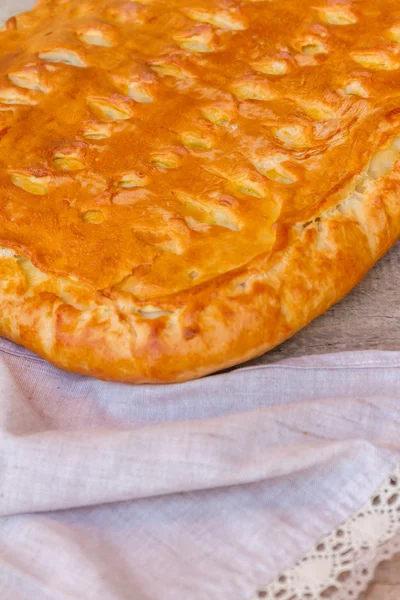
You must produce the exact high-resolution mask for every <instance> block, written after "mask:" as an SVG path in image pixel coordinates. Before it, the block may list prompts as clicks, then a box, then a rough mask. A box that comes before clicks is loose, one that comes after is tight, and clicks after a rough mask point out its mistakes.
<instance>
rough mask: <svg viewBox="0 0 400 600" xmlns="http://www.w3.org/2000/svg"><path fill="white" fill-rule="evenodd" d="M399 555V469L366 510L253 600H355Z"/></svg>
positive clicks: (366, 506) (262, 590)
mask: <svg viewBox="0 0 400 600" xmlns="http://www.w3.org/2000/svg"><path fill="white" fill-rule="evenodd" d="M398 552H400V466H399V468H398V469H397V470H396V472H395V473H394V474H393V475H392V476H391V477H390V478H389V479H388V480H387V481H385V483H384V484H383V485H382V487H381V488H380V489H379V490H378V491H377V492H376V493H375V494H374V496H373V497H372V498H371V499H370V500H369V501H368V502H367V503H366V504H365V505H364V506H363V508H362V509H361V510H360V511H359V512H358V513H356V514H355V515H354V516H353V517H351V518H350V519H349V520H348V521H346V522H345V523H344V524H342V525H341V526H340V527H338V529H336V530H335V531H334V532H333V533H331V534H330V535H328V536H326V537H325V538H323V539H322V540H321V541H320V542H319V543H318V544H317V545H316V546H315V547H314V548H313V549H312V550H311V551H310V552H309V553H308V554H307V555H306V556H305V557H304V558H302V559H301V560H299V561H298V562H297V563H296V564H295V565H293V566H292V567H290V568H289V569H287V570H286V571H284V572H283V573H282V574H281V575H280V576H279V577H278V578H277V579H276V580H275V581H272V582H271V583H270V584H268V585H267V586H266V587H265V588H263V589H260V590H259V591H258V592H257V593H256V594H255V596H253V598H252V599H251V600H260V599H263V600H325V599H326V598H329V599H330V600H357V598H358V596H359V594H361V592H363V591H364V590H365V589H366V587H367V585H368V584H369V583H370V582H371V581H372V579H373V578H374V573H375V569H376V567H377V566H378V565H379V563H381V562H382V561H383V560H388V559H390V558H392V557H393V556H394V555H395V554H397V553H398Z"/></svg>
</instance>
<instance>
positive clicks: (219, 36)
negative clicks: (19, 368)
mask: <svg viewBox="0 0 400 600" xmlns="http://www.w3.org/2000/svg"><path fill="white" fill-rule="evenodd" d="M0 73H1V82H0V161H1V169H0V185H1V190H2V194H1V197H0V245H1V247H2V250H1V251H0V254H1V257H0V271H1V277H0V307H1V312H0V333H1V335H3V336H6V337H8V338H10V339H12V340H14V341H16V342H18V343H21V344H23V345H25V346H26V347H28V348H30V349H32V350H33V351H35V352H37V353H39V354H40V355H42V356H44V357H45V358H47V359H48V360H50V361H52V362H53V363H55V364H56V365H58V366H60V367H63V368H66V369H69V370H72V371H77V372H81V373H87V374H91V375H95V376H97V377H101V378H104V379H115V380H122V381H131V382H142V381H155V382H162V381H180V380H184V379H189V378H192V377H197V376H200V375H203V374H206V373H208V372H211V371H215V370H217V369H219V368H222V367H226V366H229V365H233V364H236V363H238V362H240V361H242V360H245V359H247V358H250V357H252V356H255V355H257V354H260V353H262V352H263V351H265V350H267V349H268V348H271V347H273V346H274V345H276V344H277V343H279V342H281V341H283V340H284V339H286V338H287V337H288V336H290V335H291V334H293V333H294V332H295V331H296V330H297V329H299V328H300V327H302V326H303V325H305V324H306V323H307V322H308V321H310V320H311V319H312V318H314V317H315V316H317V315H318V314H320V313H321V312H322V311H323V310H325V309H326V308H328V307H329V306H330V305H331V304H332V303H333V302H334V301H336V300H338V299H339V298H341V297H342V296H343V295H344V294H345V293H347V292H348V291H349V290H350V289H351V287H352V286H353V285H354V284H355V283H357V281H359V279H360V278H361V277H362V276H363V274H364V273H365V272H366V271H367V270H368V269H369V268H370V267H371V266H372V265H373V264H374V262H375V261H376V260H377V259H378V258H379V257H380V256H381V255H382V254H383V253H384V252H385V251H386V250H387V249H388V248H389V247H390V246H391V245H392V244H393V243H394V242H395V241H396V239H397V238H398V236H399V233H400V201H399V199H398V193H399V177H400V168H398V166H397V161H398V159H399V158H400V137H398V136H399V135H400V7H399V4H398V1H397V0H387V1H386V2H385V3H382V2H381V0H363V1H362V2H361V1H356V0H343V1H342V0H339V1H338V2H333V1H331V0H320V1H319V0H314V1H311V0H302V1H301V2H298V1H297V0H258V1H257V0H254V1H251V0H242V1H238V0H184V1H182V0H139V1H138V2H132V1H126V0H84V1H82V0H41V1H40V2H39V3H38V4H37V6H36V7H35V9H34V10H32V11H31V12H28V13H24V14H21V15H19V16H17V17H14V18H12V19H10V20H9V21H8V22H7V24H6V26H5V28H4V30H3V31H2V32H1V34H0Z"/></svg>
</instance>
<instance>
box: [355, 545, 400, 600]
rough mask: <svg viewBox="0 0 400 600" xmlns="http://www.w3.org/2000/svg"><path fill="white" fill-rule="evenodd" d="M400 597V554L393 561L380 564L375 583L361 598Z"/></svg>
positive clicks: (377, 599) (380, 599)
mask: <svg viewBox="0 0 400 600" xmlns="http://www.w3.org/2000/svg"><path fill="white" fill-rule="evenodd" d="M399 599H400V554H397V556H395V557H394V558H393V560H391V561H385V562H384V563H382V564H381V565H380V567H379V568H378V570H377V572H376V574H375V580H374V583H372V584H371V585H370V586H369V588H368V590H367V591H366V592H365V594H362V595H361V596H360V598H359V600H399Z"/></svg>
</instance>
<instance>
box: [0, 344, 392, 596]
mask: <svg viewBox="0 0 400 600" xmlns="http://www.w3.org/2000/svg"><path fill="white" fill-rule="evenodd" d="M0 398H1V402H0V515H2V516H1V518H0V598H1V599H2V600H8V599H10V600H25V599H26V600H28V599H29V600H47V599H51V600H66V599H76V600H78V599H79V600H89V599H90V600H92V599H96V600H111V599H112V600H128V599H129V600H132V599H134V600H145V599H146V600H148V599H149V600H150V599H151V600H187V599H188V598H190V600H214V599H215V600H217V599H218V600H220V599H222V598H223V599H224V600H229V599H231V598H232V599H243V600H246V599H247V598H249V597H251V596H252V595H253V594H254V592H255V591H256V589H257V588H258V587H261V586H263V585H265V584H266V583H267V582H268V581H269V580H271V579H272V578H273V577H275V576H276V575H277V574H278V573H279V572H280V571H281V570H283V569H284V568H286V567H287V566H289V565H290V564H291V563H293V562H294V561H295V560H296V559H297V558H298V557H299V556H301V555H302V554H304V553H305V552H307V551H308V550H309V548H310V547H312V545H313V544H314V543H315V542H316V541H317V540H318V539H319V538H320V537H321V536H323V535H325V534H327V533H329V532H330V531H331V530H332V529H333V528H335V527H336V526H338V525H339V524H340V523H341V522H342V521H344V520H345V519H347V518H348V517H349V516H350V515H351V514H353V513H354V512H355V511H356V510H357V509H358V508H360V506H361V505H362V504H363V503H364V502H365V501H366V500H367V499H368V497H369V496H370V495H371V494H372V493H373V491H374V490H375V489H376V488H377V487H378V486H379V485H380V483H381V482H382V481H383V480H384V478H385V477H386V476H388V475H389V474H390V472H391V471H392V470H393V469H394V467H395V465H396V464H397V462H398V461H399V460H400V353H398V352H379V351H365V352H348V353H338V354H332V355H324V356H313V357H306V358H300V359H291V360H287V361H283V362H281V363H278V364H275V365H272V366H257V367H247V368H242V369H237V370H234V371H232V372H230V373H225V374H221V375H214V376H211V377H208V378H205V379H202V380H199V381H194V382H190V383H185V384H179V385H170V386H152V385H146V386H128V385H123V384H112V383H104V382H100V381H96V380H94V379H90V378H86V377H82V376H77V375H72V374H67V373H63V372H61V371H59V370H58V369H56V368H54V367H52V366H51V365H49V364H47V363H46V362H44V361H42V360H41V359H39V358H37V357H36V356H34V355H32V354H30V353H29V352H27V351H25V350H22V349H21V348H18V347H17V346H15V345H13V344H11V343H9V342H6V341H4V340H1V341H0Z"/></svg>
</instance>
